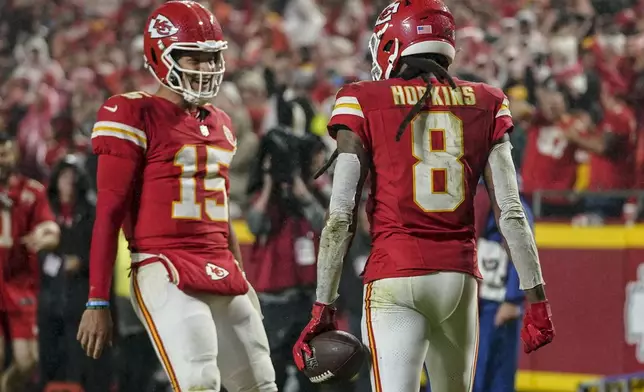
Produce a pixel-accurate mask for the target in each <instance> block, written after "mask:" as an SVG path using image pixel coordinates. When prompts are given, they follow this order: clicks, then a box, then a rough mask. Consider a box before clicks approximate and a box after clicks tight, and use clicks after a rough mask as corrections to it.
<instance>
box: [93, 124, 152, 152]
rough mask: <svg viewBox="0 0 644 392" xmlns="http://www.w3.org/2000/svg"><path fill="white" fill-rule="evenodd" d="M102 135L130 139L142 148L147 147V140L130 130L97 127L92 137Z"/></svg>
mask: <svg viewBox="0 0 644 392" xmlns="http://www.w3.org/2000/svg"><path fill="white" fill-rule="evenodd" d="M100 136H108V137H115V138H118V139H121V140H127V141H130V142H132V143H134V144H136V145H137V146H139V147H141V148H142V149H144V150H145V149H147V142H146V141H145V140H142V139H141V138H140V137H138V135H136V134H134V133H132V132H128V131H123V130H120V129H115V128H113V129H107V128H103V129H95V130H94V132H92V139H94V138H96V137H100Z"/></svg>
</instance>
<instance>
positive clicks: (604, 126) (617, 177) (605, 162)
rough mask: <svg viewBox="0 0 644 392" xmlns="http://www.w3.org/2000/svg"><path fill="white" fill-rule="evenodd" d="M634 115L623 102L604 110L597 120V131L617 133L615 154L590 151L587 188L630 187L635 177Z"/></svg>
mask: <svg viewBox="0 0 644 392" xmlns="http://www.w3.org/2000/svg"><path fill="white" fill-rule="evenodd" d="M635 125H636V124H635V115H634V114H633V112H632V111H631V110H630V109H629V108H628V107H626V106H624V105H619V106H618V107H616V108H614V109H613V110H606V111H605V112H604V119H603V121H602V122H601V124H599V127H598V129H599V132H600V134H602V135H603V134H607V133H613V134H614V135H615V136H616V137H618V138H619V139H618V141H617V143H618V145H617V149H618V152H617V153H616V156H615V157H605V156H601V155H595V154H591V157H590V184H589V186H588V188H589V189H591V190H610V189H631V188H632V187H633V184H634V181H635V178H634V176H635V154H634V151H635V143H636V136H637V135H636V127H635Z"/></svg>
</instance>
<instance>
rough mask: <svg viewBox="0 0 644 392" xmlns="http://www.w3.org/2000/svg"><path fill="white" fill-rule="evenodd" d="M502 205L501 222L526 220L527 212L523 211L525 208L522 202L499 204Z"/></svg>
mask: <svg viewBox="0 0 644 392" xmlns="http://www.w3.org/2000/svg"><path fill="white" fill-rule="evenodd" d="M499 204H501V205H500V206H499V207H500V210H501V214H500V220H502V221H503V220H523V219H526V215H525V211H524V210H523V206H522V205H521V202H517V201H509V202H507V203H499Z"/></svg>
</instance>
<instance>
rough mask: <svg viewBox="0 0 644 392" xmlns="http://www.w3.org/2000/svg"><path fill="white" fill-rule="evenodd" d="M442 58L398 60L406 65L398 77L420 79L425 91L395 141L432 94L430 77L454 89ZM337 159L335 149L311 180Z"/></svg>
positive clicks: (405, 120)
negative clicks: (425, 87) (425, 85)
mask: <svg viewBox="0 0 644 392" xmlns="http://www.w3.org/2000/svg"><path fill="white" fill-rule="evenodd" d="M443 58H444V57H443V56H440V55H438V56H437V55H428V56H427V57H417V56H405V57H402V58H401V59H400V61H401V62H402V64H404V65H406V67H405V69H404V70H403V71H402V72H401V73H400V75H399V77H400V78H402V79H404V80H411V79H415V78H422V79H423V81H424V82H425V83H427V90H425V93H424V94H423V96H422V97H421V98H420V99H419V100H418V102H416V104H415V105H414V106H413V107H412V108H411V110H410V111H409V113H407V115H406V116H405V119H404V120H403V121H402V122H401V123H400V126H399V127H398V132H396V141H397V142H399V141H400V139H401V138H402V135H403V133H404V132H405V129H407V127H408V126H409V123H410V122H411V121H412V120H413V119H414V117H416V115H418V113H420V111H421V110H423V106H425V102H426V101H427V99H429V96H430V94H431V93H432V79H431V77H432V75H433V76H435V77H436V79H437V80H438V81H439V82H440V83H443V84H449V85H450V87H451V88H453V89H454V88H456V83H455V82H454V79H452V77H451V76H450V74H449V73H448V72H447V69H446V68H444V67H443V66H442V65H440V64H439V62H442V61H441V60H442V59H443ZM337 157H338V150H337V149H335V151H333V154H331V156H330V157H329V159H328V160H327V161H326V162H325V163H324V165H323V166H322V167H321V168H320V169H319V170H318V171H317V172H316V173H315V175H314V176H313V178H318V177H320V176H321V175H322V173H324V172H325V171H327V170H328V169H329V167H331V165H332V164H333V162H334V161H335V160H336V158H337Z"/></svg>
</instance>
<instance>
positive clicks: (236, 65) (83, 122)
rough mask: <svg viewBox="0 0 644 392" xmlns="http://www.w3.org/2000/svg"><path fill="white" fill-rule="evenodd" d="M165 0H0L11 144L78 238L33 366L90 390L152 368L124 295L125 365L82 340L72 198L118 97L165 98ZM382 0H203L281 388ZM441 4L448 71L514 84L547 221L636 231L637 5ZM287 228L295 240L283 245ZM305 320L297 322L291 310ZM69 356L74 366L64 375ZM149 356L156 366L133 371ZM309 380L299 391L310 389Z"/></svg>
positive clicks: (539, 0) (0, 107) (66, 252)
mask: <svg viewBox="0 0 644 392" xmlns="http://www.w3.org/2000/svg"><path fill="white" fill-rule="evenodd" d="M162 2H163V1H162V0H101V1H86V0H55V1H51V0H7V1H3V2H0V130H2V131H4V132H6V133H8V134H9V135H11V136H12V137H15V139H16V140H17V142H18V145H19V148H20V164H19V168H20V171H21V172H22V173H24V174H26V175H28V176H29V177H32V178H34V179H37V180H39V181H41V182H42V183H44V184H45V185H47V186H48V187H49V190H50V192H49V194H50V201H51V203H52V207H53V209H54V213H55V214H56V216H57V217H58V218H59V219H58V221H59V224H61V225H63V226H65V227H68V228H69V230H68V233H67V235H69V236H70V237H69V238H70V239H69V240H67V241H63V242H61V245H60V247H63V246H64V247H65V249H58V250H57V251H56V252H55V254H54V253H52V254H48V255H41V256H42V257H41V259H42V263H41V264H42V271H41V286H42V291H43V292H42V293H41V299H40V305H41V309H42V311H41V312H40V314H39V317H40V320H39V325H40V326H41V328H40V342H41V343H40V358H41V369H40V372H39V373H40V375H41V379H43V378H44V377H45V375H46V377H47V378H48V380H65V379H72V380H76V381H82V383H83V384H85V385H86V387H85V388H86V389H85V390H86V391H95V390H96V391H99V390H100V391H102V390H108V389H109V386H110V385H112V384H113V383H114V382H115V380H117V381H116V382H118V383H119V385H120V389H119V390H123V391H130V390H132V391H139V392H140V391H143V390H144V389H142V387H141V385H149V388H154V387H153V384H154V383H155V381H154V380H155V375H156V374H157V373H158V372H157V370H158V368H157V367H156V366H149V364H150V363H153V364H156V362H155V361H156V359H155V357H154V351H153V350H152V349H151V347H149V343H148V342H147V338H146V337H145V332H144V330H143V328H142V327H141V326H138V324H137V323H138V321H137V320H136V317H135V316H133V314H132V313H131V311H130V310H127V309H125V308H127V307H128V306H129V303H128V302H127V301H123V305H122V306H117V308H121V309H117V311H118V312H119V313H120V315H119V317H118V325H119V334H120V335H122V336H123V338H122V339H121V342H127V343H124V344H123V345H119V344H117V345H116V347H115V353H114V355H113V356H112V357H113V358H122V360H118V361H116V360H115V361H113V362H112V363H109V361H111V359H108V360H106V361H107V362H105V361H104V362H100V363H93V362H92V363H89V362H87V361H89V360H87V359H86V358H84V357H83V356H82V352H81V351H80V348H73V347H76V345H77V343H76V342H75V340H74V336H75V329H74V328H75V326H77V325H78V320H79V318H80V313H81V312H82V303H84V301H85V300H86V292H87V258H88V249H87V248H88V246H89V239H88V238H86V237H83V236H84V235H87V233H89V232H90V229H89V228H88V227H87V226H82V225H80V224H79V225H76V223H77V222H76V221H75V220H74V218H73V215H72V217H71V221H69V219H67V218H68V216H67V215H66V212H65V211H64V206H65V203H64V201H65V198H66V197H69V196H66V195H69V194H70V193H76V196H75V197H74V199H75V200H77V201H79V200H82V201H83V203H82V209H80V210H78V211H81V212H82V214H84V215H83V216H85V215H86V216H88V217H89V218H88V220H89V221H90V222H91V215H92V213H91V206H92V204H93V191H92V187H93V182H94V181H93V179H92V176H93V173H95V167H96V160H95V157H94V156H93V155H92V154H91V148H90V145H91V143H90V138H91V130H92V126H93V123H94V120H95V114H96V112H97V110H98V109H99V107H100V106H101V105H102V103H103V102H104V101H105V99H107V98H108V97H109V96H111V95H114V94H120V93H124V92H128V91H137V90H142V91H146V92H150V93H153V92H154V91H155V89H156V86H157V83H156V80H155V79H154V78H153V77H152V76H151V75H150V73H149V72H148V71H147V70H146V69H144V68H143V54H142V51H143V37H142V32H143V30H144V28H145V26H144V25H145V20H146V18H147V17H148V15H149V13H150V11H151V10H152V9H153V8H154V7H156V6H157V5H158V4H160V3H162ZM387 2H388V1H386V0H268V1H258V0H257V1H254V0H230V1H223V0H210V1H208V0H204V1H201V3H203V4H204V5H206V6H207V7H208V8H210V9H212V10H213V11H214V13H215V15H216V16H217V17H218V19H219V20H220V22H221V23H222V25H223V28H224V32H225V34H226V36H227V38H228V43H229V46H228V49H227V50H226V52H225V54H224V56H225V60H226V76H225V82H224V84H223V85H222V87H221V90H220V92H219V94H218V96H217V97H216V99H215V102H214V104H215V105H216V106H218V107H220V108H221V109H223V110H224V111H225V112H226V113H228V114H229V115H230V116H231V118H232V121H233V124H234V126H235V130H236V134H237V138H238V144H237V146H238V150H237V154H236V156H235V158H234V160H233V163H232V166H231V168H230V175H231V190H230V200H231V213H232V214H233V216H234V218H236V219H245V220H246V221H247V222H248V228H249V230H250V231H251V232H252V233H253V234H254V237H255V238H256V242H255V244H254V245H253V248H252V251H250V252H249V253H247V255H246V257H247V259H248V261H246V263H247V264H249V267H248V268H249V279H250V280H251V282H252V283H253V285H254V286H255V288H256V289H257V291H258V293H259V294H260V299H261V300H262V305H263V308H264V311H265V317H266V320H265V325H266V326H267V332H268V335H269V340H270V341H271V350H272V352H273V354H274V355H273V360H274V362H275V366H276V368H277V371H278V384H280V385H282V386H284V385H287V384H289V383H291V385H293V383H295V384H297V382H296V381H294V380H293V378H295V377H292V376H290V375H291V374H292V372H291V370H292V367H291V366H289V363H290V360H291V359H290V348H291V345H292V342H293V340H294V339H295V338H297V334H299V331H300V330H301V329H302V327H303V326H304V325H305V324H306V322H307V321H308V312H309V309H310V305H311V296H312V290H313V289H312V287H314V283H315V253H316V252H315V247H316V245H317V244H316V240H315V238H318V237H319V236H318V235H317V234H319V232H320V231H321V229H322V226H323V223H324V214H325V209H326V204H327V203H328V198H329V194H330V180H329V178H328V177H325V176H323V177H321V178H320V179H318V180H315V181H314V180H312V173H313V172H314V171H315V170H317V168H319V167H320V166H321V164H322V163H323V162H324V160H325V158H326V156H327V155H328V153H329V152H330V151H332V147H333V141H332V140H331V139H330V138H329V137H328V136H327V135H326V121H327V119H328V117H329V115H330V111H331V105H332V103H333V100H334V96H335V93H336V91H337V90H338V89H339V87H340V86H342V85H343V84H345V83H348V82H352V81H358V80H367V79H370V73H369V71H370V68H371V61H370V58H369V51H368V41H369V38H370V35H371V26H372V25H373V22H374V20H375V17H376V16H377V13H378V12H379V11H380V10H381V9H382V8H383V7H384V6H385V5H386V3H387ZM446 2H447V4H448V5H449V6H450V8H451V10H452V12H453V13H454V16H455V18H456V23H457V25H458V26H460V28H459V30H458V31H457V32H456V36H457V48H459V50H458V53H457V56H456V60H455V63H454V64H453V65H452V66H451V68H450V72H451V73H452V74H456V75H458V76H459V77H461V78H463V79H469V80H474V81H484V82H487V83H489V84H492V85H493V86H496V87H500V88H503V89H504V90H505V91H506V94H507V95H508V97H509V98H510V101H511V109H512V112H513V117H514V120H515V125H516V128H515V131H514V132H513V134H512V139H513V140H512V142H513V145H514V157H515V163H516V165H517V166H518V167H520V171H521V174H522V179H523V191H524V193H525V194H526V196H527V197H528V198H532V202H533V205H534V208H535V212H536V213H537V215H538V216H540V217H542V218H547V219H559V220H562V219H565V220H567V221H572V222H573V223H575V224H581V225H589V224H602V223H603V222H606V221H617V222H623V223H625V224H632V223H634V222H635V221H636V220H637V218H638V214H639V213H640V212H641V210H642V209H641V206H642V201H644V198H642V197H641V194H640V193H639V192H644V133H643V132H644V117H643V113H642V112H640V111H637V110H636V109H637V108H639V107H641V106H642V105H644V1H641V0H619V1H618V0H532V1H530V0H518V1H512V2H508V1H503V0H486V1H477V0H449V1H446ZM70 168H71V172H72V173H73V174H71V175H67V176H66V174H65V173H67V172H68V171H67V169H70ZM70 176H71V178H72V180H70V179H69V178H70ZM70 181H71V185H70ZM66 192H67V193H66ZM273 198H275V199H273ZM284 199H287V200H284ZM293 206H296V207H293ZM293 209H296V211H293ZM79 213H80V212H79ZM362 215H364V213H363V214H362ZM362 218H364V219H361V221H362V222H361V223H362V225H361V226H362V227H363V229H364V230H362V231H361V233H362V234H364V235H362V236H360V235H359V236H358V239H357V240H356V241H355V243H354V247H353V249H352V254H350V257H351V258H352V259H353V261H354V262H352V263H347V268H348V269H351V271H350V272H345V274H350V276H353V277H355V281H351V280H347V279H344V281H343V290H344V292H345V294H346V295H343V296H342V298H343V300H345V301H346V303H343V304H342V306H343V307H344V309H345V311H346V313H347V315H348V316H347V322H348V328H350V329H351V330H352V331H358V332H357V333H359V323H360V306H361V305H360V298H361V290H360V288H359V287H360V284H359V282H358V279H359V278H358V272H359V271H360V270H361V263H364V260H365V257H364V255H365V254H367V253H368V249H369V238H368V223H367V219H366V216H363V217H362ZM83 224H85V225H86V224H87V221H83ZM278 225H279V229H276V228H277V226H278ZM72 228H73V230H72ZM276 230H277V231H279V232H280V233H286V234H285V235H284V236H281V237H280V236H276V235H275V232H276ZM286 249H288V250H286ZM55 257H58V258H59V259H61V260H62V262H61V261H56V260H55ZM285 259H289V260H290V259H293V260H294V262H295V263H296V264H297V266H298V269H297V272H296V273H293V272H288V271H290V270H291V268H290V266H288V265H286V264H284V265H283V266H280V262H281V261H282V260H285ZM60 263H62V266H63V267H62V268H63V270H64V271H65V274H64V275H65V276H64V277H62V278H61V277H60V274H59V269H60V268H61V267H60V266H61V264H60ZM362 265H363V264H362ZM56 266H57V267H56ZM354 270H355V271H354ZM345 276H346V275H345ZM70 277H73V279H72V278H70ZM353 283H355V284H353ZM356 287H358V290H359V291H357V292H353V293H351V290H353V291H355V290H356ZM116 295H117V296H118V293H117V294H116ZM350 298H354V299H356V300H357V301H358V302H355V303H354V302H353V301H351V300H350ZM60 301H64V303H65V306H64V307H62V308H61V307H57V304H60V303H61V302H60ZM119 303H120V302H117V304H119ZM43 304H47V306H44V305H43ZM76 308H78V309H76ZM122 309H125V310H122ZM295 314H298V315H300V316H301V317H302V319H297V317H295V316H291V317H288V316H289V315H295ZM43 326H44V327H45V328H44V329H43ZM291 335H294V337H293V336H291ZM141 336H143V337H142V338H141ZM55 341H59V342H58V343H54V342H55ZM117 343H118V341H117ZM74 350H77V351H78V352H76V351H74ZM79 353H80V355H77V354H79ZM124 353H125V354H124ZM134 356H138V357H137V358H138V359H136V360H135V359H133V357H134ZM63 357H64V358H66V359H65V360H63ZM64 361H69V363H72V364H73V365H67V370H68V371H65V369H63V368H64V366H63V365H61V363H63V362H64ZM144 362H147V365H148V368H147V369H144V370H141V371H138V372H137V371H134V370H132V368H131V367H132V366H136V365H137V363H138V364H139V365H140V364H141V363H144ZM81 363H82V364H83V365H82V366H81V365H78V364H81ZM126 365H127V366H126ZM69 369H73V371H71V370H69ZM108 369H111V370H109V371H108ZM280 369H281V370H280ZM79 373H82V374H79ZM280 374H281V376H280ZM110 375H112V376H110ZM133 377H134V378H133ZM135 377H139V379H136V378H135ZM146 377H147V379H145V378H146ZM280 377H281V379H280ZM157 378H158V377H157ZM161 378H162V377H161ZM87 380H92V381H87ZM160 382H161V383H163V381H160ZM304 383H305V381H304V380H300V389H299V390H300V391H308V390H312V389H307V388H310V387H306V386H304ZM43 385H44V384H43V383H42V382H41V387H42V386H43ZM285 388H297V387H294V386H290V387H289V386H286V387H285ZM363 388H364V387H363ZM358 389H359V387H358ZM145 390H152V389H145ZM157 390H160V389H157ZM280 390H281V389H280ZM284 390H297V389H284ZM342 390H347V389H342ZM359 390H365V389H359ZM367 390H368V389H367Z"/></svg>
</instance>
